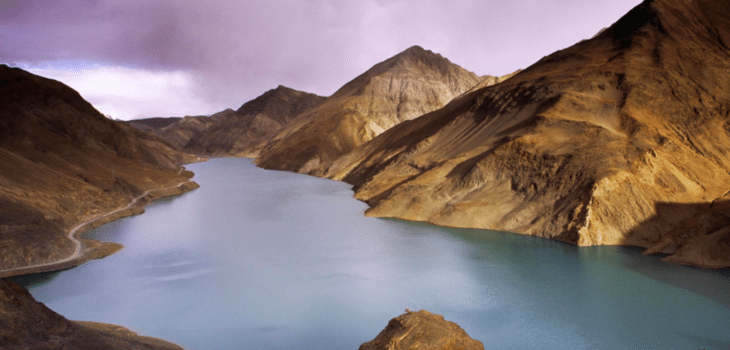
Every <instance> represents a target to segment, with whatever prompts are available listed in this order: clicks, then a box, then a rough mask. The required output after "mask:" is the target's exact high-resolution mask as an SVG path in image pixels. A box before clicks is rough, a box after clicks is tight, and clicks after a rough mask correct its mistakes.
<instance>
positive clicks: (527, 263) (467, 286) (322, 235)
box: [15, 159, 730, 350]
mask: <svg viewBox="0 0 730 350" xmlns="http://www.w3.org/2000/svg"><path fill="white" fill-rule="evenodd" d="M188 168H189V169H190V170H192V171H194V172H195V174H196V177H195V180H196V181H197V182H198V183H199V184H200V185H201V188H199V189H197V190H195V191H192V192H189V193H186V194H183V195H181V196H177V197H173V198H167V199H162V200H159V201H156V202H155V203H153V204H151V205H149V206H148V207H147V208H146V210H147V212H146V213H145V214H143V215H138V216H134V217H129V218H125V219H122V220H119V221H116V222H113V223H109V224H106V225H104V226H101V227H99V228H97V229H94V230H90V231H88V232H87V233H86V234H85V235H86V237H89V238H94V239H100V240H104V241H113V242H118V243H121V244H123V245H124V246H125V248H124V249H123V250H121V251H120V252H118V253H116V254H114V255H111V256H109V257H107V258H104V259H101V260H96V261H91V262H88V263H86V264H84V265H82V266H79V267H76V268H73V269H69V270H66V271H62V272H56V273H46V274H38V275H32V276H25V277H21V278H15V280H16V281H18V282H20V283H22V284H23V285H25V286H26V287H27V288H29V289H30V291H31V293H32V294H33V295H34V296H35V297H36V298H37V299H38V300H39V301H42V302H43V303H45V304H46V305H47V306H49V307H50V308H51V309H53V310H54V311H56V312H59V313H60V314H62V315H64V316H66V317H67V318H69V319H74V320H83V321H96V322H105V323H112V324H119V325H123V326H125V327H128V328H130V329H132V330H133V331H136V332H139V333H141V334H143V335H148V336H154V337H159V338H163V339H165V340H169V341H171V342H174V343H176V344H179V345H181V346H183V347H185V348H187V349H191V350H193V349H195V350H197V349H201V350H202V349H357V347H358V346H359V345H360V344H362V343H363V342H366V341H369V340H371V339H372V338H374V337H375V336H376V335H377V334H378V333H379V332H380V331H381V330H382V329H383V328H385V326H386V325H387V323H388V320H390V319H391V318H393V317H395V316H398V315H400V314H401V313H403V312H404V310H405V308H410V309H411V310H419V309H427V310H429V311H431V312H433V313H438V314H441V315H444V317H445V318H446V319H447V320H449V321H454V322H456V323H458V324H459V325H460V326H461V327H462V328H464V330H466V332H467V333H469V335H470V336H471V337H473V338H475V339H477V340H480V341H482V342H483V343H484V345H485V348H487V349H629V348H634V349H724V350H727V349H730V272H728V271H727V270H716V271H713V270H703V269H697V268H690V267H685V266H681V265H676V264H673V263H668V262H664V261H662V260H660V259H659V258H657V257H648V256H642V255H640V250H639V249H634V248H622V247H587V248H585V247H584V248H580V247H575V246H571V245H568V244H564V243H559V242H555V241H550V240H545V239H540V238H535V237H529V236H521V235H516V234H507V233H502V232H494V231H486V230H470V229H452V228H443V227H437V226H433V225H428V224H423V223H413V222H407V221H401V220H392V219H375V218H367V217H365V216H363V214H362V213H363V211H364V210H365V209H366V208H367V206H366V205H365V204H364V203H361V202H359V201H357V200H355V199H353V198H352V191H351V190H350V186H349V185H347V184H344V183H340V182H335V181H329V180H324V179H319V178H314V177H310V176H306V175H299V174H292V173H286V172H277V171H268V170H262V169H258V168H256V167H255V166H254V165H253V164H252V162H251V161H250V160H246V159H214V160H211V161H209V162H205V163H197V164H191V165H189V166H188Z"/></svg>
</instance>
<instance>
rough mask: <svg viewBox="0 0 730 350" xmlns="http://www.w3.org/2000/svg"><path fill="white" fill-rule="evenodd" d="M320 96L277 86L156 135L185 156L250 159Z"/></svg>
mask: <svg viewBox="0 0 730 350" xmlns="http://www.w3.org/2000/svg"><path fill="white" fill-rule="evenodd" d="M322 100H324V97H321V96H317V95H315V94H310V93H306V92H302V91H297V90H294V89H290V88H288V87H285V86H279V87H277V88H276V89H272V90H269V91H267V92H266V93H264V94H263V95H261V96H259V97H257V98H255V99H253V100H251V101H249V102H246V103H245V104H244V105H243V106H241V108H239V109H238V110H236V111H233V110H231V109H227V110H225V111H222V112H219V113H216V114H214V115H212V116H210V117H186V118H185V119H183V120H181V121H179V122H177V123H175V124H172V125H170V126H167V127H165V128H164V129H163V130H162V131H161V132H160V133H159V135H160V136H161V137H162V138H164V139H165V140H167V141H168V142H170V143H171V144H173V145H174V146H176V147H179V149H180V150H182V151H184V152H188V153H193V154H199V155H206V156H216V157H223V156H235V157H247V158H253V157H256V156H257V155H258V153H259V152H260V151H261V148H263V146H264V145H265V144H266V142H268V141H269V139H270V138H272V137H273V136H274V135H275V134H276V133H277V132H278V131H279V130H281V128H282V127H283V126H284V125H285V124H287V123H288V122H289V121H290V120H291V119H293V118H294V117H296V116H297V115H299V114H300V113H302V112H304V111H306V110H308V109H310V108H312V107H314V106H316V105H317V104H319V103H320V102H322Z"/></svg>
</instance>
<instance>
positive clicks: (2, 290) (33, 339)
mask: <svg viewBox="0 0 730 350" xmlns="http://www.w3.org/2000/svg"><path fill="white" fill-rule="evenodd" d="M0 349H5V350H21V349H49V350H50V349H79V350H81V349H89V350H91V349H140V350H154V349H159V350H162V349H169V350H172V349H175V350H180V349H182V348H180V347H178V346H177V345H175V344H172V343H168V342H165V341H163V340H160V339H155V338H149V337H142V336H138V335H137V334H135V333H133V332H131V331H129V330H126V329H124V328H122V327H119V326H112V325H104V324H98V323H91V322H73V321H69V320H67V319H66V318H64V317H63V316H61V315H59V314H57V313H55V312H53V311H52V310H50V309H49V308H47V307H46V306H45V305H43V304H42V303H39V302H37V301H36V300H35V299H34V298H33V296H31V295H30V293H29V292H28V291H27V290H26V289H25V288H23V287H22V286H20V285H19V284H17V283H15V282H12V281H10V280H7V279H0Z"/></svg>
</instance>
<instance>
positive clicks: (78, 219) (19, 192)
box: [0, 65, 197, 276]
mask: <svg viewBox="0 0 730 350" xmlns="http://www.w3.org/2000/svg"><path fill="white" fill-rule="evenodd" d="M189 160H191V158H190V157H189V156H187V155H185V154H182V153H179V152H177V151H175V150H173V149H172V148H170V146H169V145H167V143H165V142H164V141H162V140H160V139H158V138H156V137H154V136H152V135H150V134H147V133H143V132H140V131H137V130H135V129H133V128H131V127H129V126H126V125H124V124H122V123H117V122H114V121H112V120H109V119H107V118H106V117H104V116H103V115H102V114H101V113H99V112H98V111H96V110H95V109H94V108H93V107H92V106H91V105H90V104H89V103H88V102H86V101H85V100H84V99H83V98H82V97H81V96H80V95H79V94H78V93H77V92H76V91H74V90H72V89H71V88H69V87H67V86H65V85H63V84H62V83H60V82H58V81H55V80H50V79H45V78H42V77H39V76H35V75H33V74H30V73H28V72H25V71H23V70H20V69H17V68H9V67H7V66H4V65H0V276H8V275H13V274H17V273H27V272H29V271H24V272H23V271H18V270H12V269H15V268H19V267H23V266H30V265H36V264H45V263H53V262H57V261H59V260H63V259H65V258H67V257H70V256H73V255H74V254H75V253H80V254H76V255H77V258H76V259H73V260H72V261H66V262H65V263H64V264H62V265H60V266H58V265H48V266H45V267H38V268H37V269H34V270H33V271H34V272H38V271H43V270H53V269H58V268H62V267H68V266H71V265H74V264H78V263H81V262H82V261H84V260H85V259H88V258H90V257H98V256H100V255H105V254H108V253H110V252H112V251H115V250H117V249H119V247H118V246H116V245H108V246H104V245H101V244H100V243H99V242H93V241H86V240H82V244H81V246H79V245H78V244H77V242H76V241H74V240H72V239H69V238H68V237H67V233H68V232H69V230H70V229H71V228H72V227H74V226H76V225H78V224H80V223H82V222H85V221H87V220H90V219H92V218H95V217H98V216H100V215H102V214H105V213H108V212H110V211H112V210H115V209H120V208H124V207H125V206H127V205H129V204H130V202H131V201H132V199H133V198H136V197H139V196H141V195H144V194H145V193H146V192H147V191H153V190H159V189H162V188H169V189H167V190H166V191H164V192H160V194H174V193H180V192H182V191H184V190H189V189H191V188H194V187H195V186H197V185H195V183H194V182H191V181H189V177H192V173H190V172H184V171H183V170H184V169H183V168H182V167H181V166H180V164H182V163H183V162H186V161H189ZM142 203H144V202H142ZM132 212H141V207H139V206H132V207H130V208H128V209H127V210H124V211H122V212H120V213H118V214H117V215H114V216H110V217H108V218H105V220H107V221H108V220H111V219H113V218H118V217H119V216H122V215H125V214H126V215H129V214H131V213H132ZM103 221H104V220H102V222H103Z"/></svg>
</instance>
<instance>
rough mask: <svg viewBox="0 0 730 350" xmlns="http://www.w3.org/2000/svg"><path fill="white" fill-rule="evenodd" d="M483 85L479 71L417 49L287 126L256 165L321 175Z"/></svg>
mask: <svg viewBox="0 0 730 350" xmlns="http://www.w3.org/2000/svg"><path fill="white" fill-rule="evenodd" d="M478 82H479V77H477V76H476V75H475V74H474V73H471V72H469V71H467V70H465V69H463V68H461V67H459V66H458V65H455V64H453V63H451V62H450V61H449V60H447V59H445V58H443V57H442V56H441V55H438V54H435V53H433V52H431V51H426V50H424V49H422V48H420V47H418V46H413V47H411V48H409V49H407V50H405V51H404V52H402V53H400V54H398V55H396V56H394V57H391V58H389V59H388V60H385V61H383V62H381V63H378V64H377V65H375V66H374V67H372V68H371V69H369V70H368V71H367V72H365V73H363V74H362V75H360V76H359V77H357V78H355V79H354V80H352V81H350V82H349V83H347V84H345V85H344V86H343V87H342V88H340V89H339V90H338V91H337V92H335V94H334V95H332V96H330V97H328V98H327V99H326V100H325V101H324V102H322V103H321V104H320V105H319V106H317V107H315V108H313V109H310V110H309V111H307V112H305V113H304V114H303V115H301V116H300V117H297V119H296V120H294V121H292V122H291V123H289V124H287V125H286V127H284V129H282V131H280V132H279V133H278V134H277V135H276V137H275V138H274V139H273V140H272V141H270V142H269V143H268V144H267V145H266V147H265V148H264V150H263V151H262V152H261V154H260V155H259V158H258V159H257V160H256V164H257V165H259V166H261V167H264V168H269V169H279V170H289V171H296V172H303V173H313V174H321V173H322V172H324V171H325V170H326V169H327V168H328V167H329V165H330V164H331V163H332V162H333V161H334V160H336V159H337V158H339V157H340V156H342V155H343V154H345V153H347V152H349V151H351V150H352V149H354V148H355V147H357V146H359V145H361V144H363V143H365V142H366V141H368V140H370V139H372V138H373V137H375V136H377V135H379V134H380V133H382V132H383V131H385V130H387V129H389V128H391V127H392V126H394V125H396V124H398V123H400V122H402V121H405V120H409V119H413V118H415V117H418V116H420V115H422V114H424V113H428V112H430V111H433V110H435V109H438V108H440V107H442V106H443V105H445V104H446V103H448V102H449V101H450V100H451V99H452V98H454V97H456V96H458V95H460V94H461V93H463V92H465V91H467V90H468V89H470V88H471V87H472V86H474V85H475V84H476V83H478Z"/></svg>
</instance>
